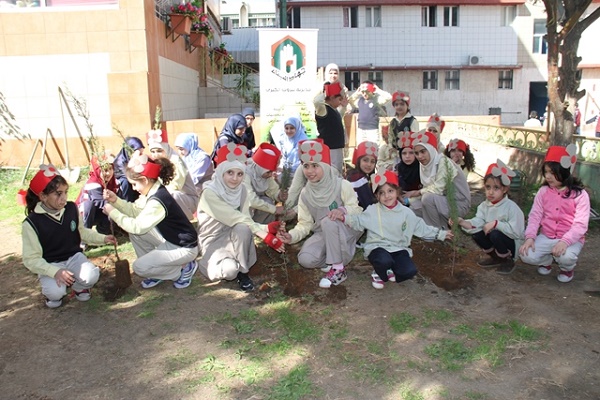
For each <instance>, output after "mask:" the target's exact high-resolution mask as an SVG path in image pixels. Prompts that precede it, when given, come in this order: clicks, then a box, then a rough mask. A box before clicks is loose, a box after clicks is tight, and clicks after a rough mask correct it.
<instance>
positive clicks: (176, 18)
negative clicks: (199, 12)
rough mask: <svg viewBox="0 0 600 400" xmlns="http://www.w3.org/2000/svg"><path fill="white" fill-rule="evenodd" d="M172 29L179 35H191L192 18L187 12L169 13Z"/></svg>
mask: <svg viewBox="0 0 600 400" xmlns="http://www.w3.org/2000/svg"><path fill="white" fill-rule="evenodd" d="M169 17H170V18H171V29H173V31H175V33H177V34H179V35H189V34H190V32H191V30H192V19H191V18H190V17H189V16H187V15H185V14H169Z"/></svg>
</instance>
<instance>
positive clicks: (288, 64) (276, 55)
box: [271, 35, 306, 82]
mask: <svg viewBox="0 0 600 400" xmlns="http://www.w3.org/2000/svg"><path fill="white" fill-rule="evenodd" d="M305 54H306V46H304V44H302V43H301V42H299V41H298V40H296V39H294V38H293V37H291V36H289V35H288V36H286V37H284V38H283V39H281V40H279V41H277V42H275V43H273V45H272V46H271V65H272V66H273V69H272V70H271V72H272V73H273V74H275V75H277V76H278V77H279V78H280V79H282V80H284V81H288V82H290V81H293V80H294V79H296V78H299V77H301V76H302V75H304V74H305V73H306V67H305V62H304V58H305Z"/></svg>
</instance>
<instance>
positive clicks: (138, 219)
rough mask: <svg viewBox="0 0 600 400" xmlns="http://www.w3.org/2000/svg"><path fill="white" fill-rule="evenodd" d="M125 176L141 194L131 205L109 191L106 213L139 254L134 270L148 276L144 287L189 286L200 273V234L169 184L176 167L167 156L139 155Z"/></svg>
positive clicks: (134, 157)
mask: <svg viewBox="0 0 600 400" xmlns="http://www.w3.org/2000/svg"><path fill="white" fill-rule="evenodd" d="M126 173H127V179H129V182H131V186H132V188H133V189H134V190H136V191H138V192H139V194H140V196H139V197H138V199H137V200H136V201H135V202H133V203H130V202H128V201H125V200H123V199H120V198H118V197H117V195H116V194H115V193H114V192H112V191H110V190H108V189H106V190H105V191H104V199H105V200H107V202H108V204H106V205H105V206H104V212H105V213H106V214H107V215H108V216H109V217H110V218H111V219H112V220H113V221H114V222H115V223H116V224H117V225H119V226H120V227H121V228H122V229H123V230H124V231H126V232H129V240H130V241H131V244H132V245H133V249H134V250H135V253H136V255H137V260H135V261H134V263H133V271H134V272H135V273H136V274H138V275H139V276H141V277H142V278H144V280H143V281H142V287H143V288H144V289H149V288H152V287H154V286H156V285H158V284H160V283H161V282H162V281H163V280H170V281H173V286H174V287H175V288H177V289H183V288H186V287H188V286H189V285H190V284H191V283H192V277H193V276H194V274H195V273H196V270H197V269H198V263H196V257H197V256H198V236H197V234H196V229H195V228H194V226H193V225H192V223H191V222H190V221H189V220H188V218H187V216H186V215H185V213H184V212H183V210H182V209H181V207H180V206H179V204H178V203H177V202H176V201H175V199H174V198H173V196H171V194H170V193H169V191H168V190H167V188H166V186H165V185H168V184H169V183H170V181H171V179H173V177H174V176H175V166H174V165H173V163H171V162H170V161H169V160H168V159H166V158H158V159H156V160H152V159H150V158H148V156H147V155H145V154H143V155H140V154H139V153H137V152H135V153H134V154H133V155H132V157H131V160H129V163H128V164H127V170H126ZM159 179H160V180H159Z"/></svg>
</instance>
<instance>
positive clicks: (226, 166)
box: [198, 143, 284, 292]
mask: <svg viewBox="0 0 600 400" xmlns="http://www.w3.org/2000/svg"><path fill="white" fill-rule="evenodd" d="M246 152H247V149H246V147H245V146H241V145H236V144H234V143H229V144H227V145H225V146H223V147H221V148H220V149H219V151H218V153H217V157H218V160H219V164H218V165H217V168H216V170H215V173H214V174H213V178H212V180H211V181H210V182H208V183H207V184H206V185H205V187H204V191H203V192H202V196H201V197H200V203H199V204H198V241H199V244H200V248H201V249H202V258H201V259H200V262H199V267H200V272H202V274H203V275H204V276H206V277H207V278H208V279H210V280H212V281H216V280H220V279H225V280H233V279H237V280H238V283H239V285H240V289H242V290H243V291H246V292H248V291H251V290H253V289H254V283H253V282H252V280H251V279H250V277H249V276H248V272H249V271H250V268H251V267H252V266H253V265H254V263H256V246H255V244H254V239H253V235H256V236H258V237H260V238H261V239H263V240H264V241H265V243H266V244H267V245H269V246H270V247H271V248H273V249H275V250H276V251H279V252H283V251H284V247H283V243H282V242H281V240H279V239H277V238H276V237H275V236H274V234H276V233H277V230H278V229H279V221H275V222H272V223H271V224H269V225H262V224H259V223H256V222H254V221H253V220H252V218H251V217H250V211H249V208H250V200H249V197H248V190H247V188H246V186H245V185H243V181H244V175H245V171H246Z"/></svg>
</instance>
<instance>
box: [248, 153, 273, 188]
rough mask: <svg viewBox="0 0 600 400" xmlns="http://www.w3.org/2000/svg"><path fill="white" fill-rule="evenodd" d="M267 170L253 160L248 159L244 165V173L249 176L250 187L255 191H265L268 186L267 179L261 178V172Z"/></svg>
mask: <svg viewBox="0 0 600 400" xmlns="http://www.w3.org/2000/svg"><path fill="white" fill-rule="evenodd" d="M266 172H269V170H268V169H266V168H263V167H261V166H260V165H258V164H257V163H255V162H254V160H252V159H250V160H248V165H247V166H246V174H248V176H249V177H250V182H252V188H253V189H254V191H255V192H257V193H259V192H260V193H263V192H266V191H267V189H268V188H269V179H268V178H263V174H264V173H266Z"/></svg>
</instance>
